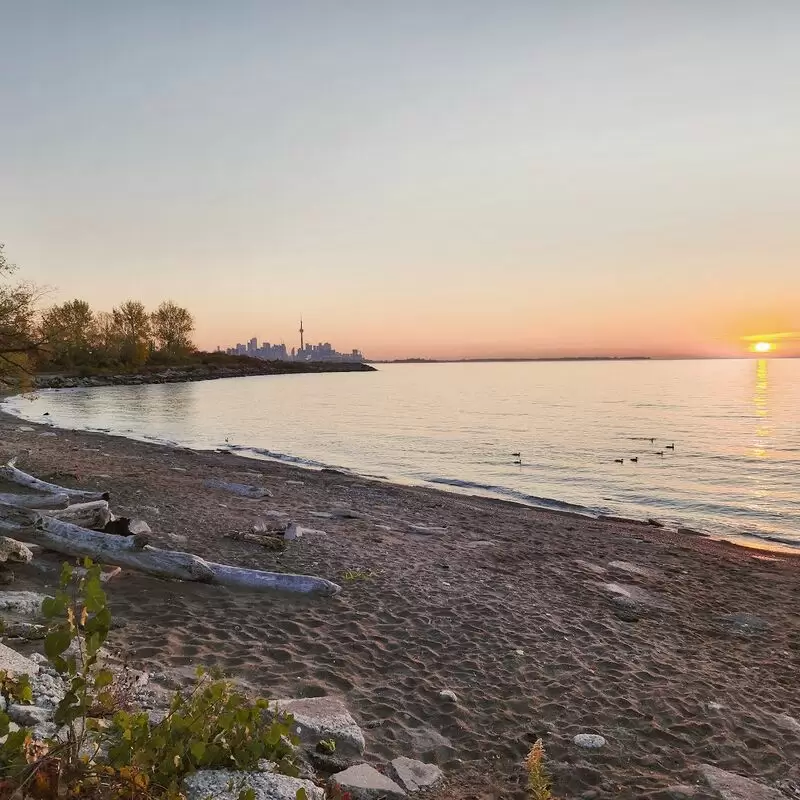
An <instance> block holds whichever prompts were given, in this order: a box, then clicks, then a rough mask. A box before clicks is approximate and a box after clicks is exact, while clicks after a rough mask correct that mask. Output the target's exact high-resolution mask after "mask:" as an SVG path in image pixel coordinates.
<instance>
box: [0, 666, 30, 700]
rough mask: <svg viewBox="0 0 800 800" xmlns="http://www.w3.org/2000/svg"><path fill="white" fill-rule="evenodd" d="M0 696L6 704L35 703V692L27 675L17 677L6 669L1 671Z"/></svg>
mask: <svg viewBox="0 0 800 800" xmlns="http://www.w3.org/2000/svg"><path fill="white" fill-rule="evenodd" d="M0 694H1V695H2V696H3V697H4V698H5V701H6V703H25V704H30V703H31V702H32V701H33V690H32V689H31V682H30V680H29V678H28V676H27V675H20V676H19V677H16V676H15V675H12V674H11V673H10V672H8V671H7V670H4V669H0Z"/></svg>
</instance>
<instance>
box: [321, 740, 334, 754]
mask: <svg viewBox="0 0 800 800" xmlns="http://www.w3.org/2000/svg"><path fill="white" fill-rule="evenodd" d="M317 750H319V751H320V752H321V753H325V754H326V755H332V754H333V753H335V752H336V740H335V739H322V740H321V741H320V742H318V743H317Z"/></svg>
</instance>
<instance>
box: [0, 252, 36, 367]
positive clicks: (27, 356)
mask: <svg viewBox="0 0 800 800" xmlns="http://www.w3.org/2000/svg"><path fill="white" fill-rule="evenodd" d="M3 247H4V245H3V244H2V243H0V379H3V380H11V381H14V382H17V381H20V380H23V379H24V377H25V375H27V374H29V373H30V369H29V364H30V361H31V360H32V358H33V357H34V356H35V355H36V353H37V351H38V349H39V346H40V345H41V341H39V340H38V339H37V337H36V303H37V301H38V300H39V298H40V296H41V291H40V290H39V289H37V287H36V286H34V285H33V284H31V283H17V284H14V283H10V282H7V279H8V278H9V277H10V276H11V275H13V274H14V273H15V272H16V270H17V268H16V266H15V265H14V264H11V263H9V262H8V261H7V260H6V257H5V254H4V253H3Z"/></svg>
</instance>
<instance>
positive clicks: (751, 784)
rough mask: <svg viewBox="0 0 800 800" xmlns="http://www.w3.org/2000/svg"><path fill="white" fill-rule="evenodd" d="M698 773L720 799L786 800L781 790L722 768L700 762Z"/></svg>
mask: <svg viewBox="0 0 800 800" xmlns="http://www.w3.org/2000/svg"><path fill="white" fill-rule="evenodd" d="M699 770H700V774H701V775H702V776H703V779H704V780H705V782H706V783H707V784H708V785H709V786H710V787H711V788H712V789H713V790H714V791H715V792H717V794H719V796H720V798H722V800H786V797H785V795H784V794H783V792H779V791H778V790H777V789H773V788H772V787H770V786H765V785H764V784H763V783H756V782H755V781H752V780H750V778H745V777H743V776H742V775H737V774H736V773H734V772H726V771H725V770H724V769H719V768H718V767H712V766H711V764H701V765H700V767H699Z"/></svg>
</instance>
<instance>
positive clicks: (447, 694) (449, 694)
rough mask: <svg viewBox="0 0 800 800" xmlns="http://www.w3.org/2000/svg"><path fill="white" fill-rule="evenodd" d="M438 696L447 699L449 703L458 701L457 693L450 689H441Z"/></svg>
mask: <svg viewBox="0 0 800 800" xmlns="http://www.w3.org/2000/svg"><path fill="white" fill-rule="evenodd" d="M439 697H441V698H442V700H447V701H448V702H449V703H457V702H458V695H457V694H456V693H455V692H454V691H453V690H452V689H442V690H441V691H440V692H439Z"/></svg>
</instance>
